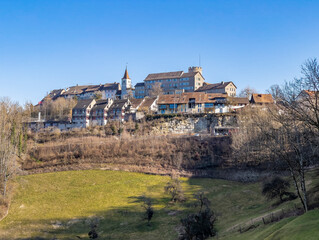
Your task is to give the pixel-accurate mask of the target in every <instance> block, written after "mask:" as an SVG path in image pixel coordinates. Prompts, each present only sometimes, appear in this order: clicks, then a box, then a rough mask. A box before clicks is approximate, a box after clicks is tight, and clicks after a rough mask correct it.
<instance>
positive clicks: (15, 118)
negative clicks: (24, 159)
mask: <svg viewBox="0 0 319 240" xmlns="http://www.w3.org/2000/svg"><path fill="white" fill-rule="evenodd" d="M22 117H23V112H22V108H21V107H20V106H19V105H18V104H17V103H12V102H11V101H10V100H9V99H6V98H5V99H1V100H0V184H1V185H0V189H1V193H2V196H3V197H5V196H6V193H7V182H8V179H9V178H10V176H11V175H12V171H13V166H14V165H15V164H14V161H15V155H16V153H17V150H18V146H22V145H21V143H20V141H21V139H22V138H21V135H22V134H23V132H22Z"/></svg>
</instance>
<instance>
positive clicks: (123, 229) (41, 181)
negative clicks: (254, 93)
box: [0, 170, 319, 240]
mask: <svg viewBox="0 0 319 240" xmlns="http://www.w3.org/2000/svg"><path fill="white" fill-rule="evenodd" d="M315 176H316V177H318V175H317V174H312V173H311V177H312V181H309V187H314V186H315V184H317V183H318V179H317V178H315ZM169 180H170V177H168V176H158V175H148V174H142V173H131V172H122V171H105V170H82V171H65V172H54V173H44V174H34V175H27V176H19V177H17V178H16V179H15V181H14V183H13V184H14V185H15V190H14V196H13V200H12V202H11V205H10V209H9V214H8V216H7V217H6V218H5V219H4V220H2V221H1V222H0V239H79V238H82V239H89V238H88V235H87V234H88V232H89V231H90V224H92V223H95V224H97V232H98V234H99V238H98V239H133V240H134V239H136V240H137V239H163V240H164V239H177V236H178V235H177V232H176V227H177V226H178V225H179V224H180V219H181V218H182V217H185V216H186V215H187V214H188V213H191V212H194V211H196V209H195V207H194V204H193V203H194V198H193V194H194V193H196V192H198V191H203V192H205V195H206V196H207V197H208V198H209V200H210V201H211V206H212V209H213V210H214V211H215V213H216V214H217V216H218V222H217V230H218V239H317V236H319V228H318V223H319V210H312V211H310V212H309V213H307V214H304V215H302V216H299V217H290V218H285V219H283V220H281V221H279V222H276V223H271V224H266V225H264V224H262V221H261V217H263V216H264V217H266V216H268V215H269V213H271V212H276V211H277V212H278V211H282V210H284V211H286V210H288V209H292V208H294V207H295V206H297V205H298V204H299V203H298V199H296V200H294V201H289V202H285V203H283V204H280V205H275V206H274V203H275V201H268V200H266V199H265V198H264V197H263V196H262V195H261V184H262V183H260V182H257V183H240V182H232V181H226V180H217V179H209V178H181V181H182V186H183V189H184V192H185V195H186V197H187V201H186V202H184V203H177V204H172V203H170V196H169V195H167V194H166V193H165V192H164V186H165V185H166V184H167V182H168V181H169ZM142 195H145V196H147V197H150V198H151V199H152V202H153V204H154V210H155V212H154V216H153V219H152V221H151V225H150V226H147V222H146V221H145V220H144V219H143V211H144V210H143V208H142V206H141V202H140V198H139V197H140V196H142ZM251 223H253V224H254V225H256V226H257V227H256V228H254V229H251V230H248V231H245V232H244V233H240V232H239V229H240V228H241V227H242V228H243V229H244V228H245V227H246V226H249V225H251Z"/></svg>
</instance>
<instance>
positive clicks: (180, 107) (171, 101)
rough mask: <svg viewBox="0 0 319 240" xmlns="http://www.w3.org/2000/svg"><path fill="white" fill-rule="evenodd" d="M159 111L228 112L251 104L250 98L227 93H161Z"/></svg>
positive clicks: (167, 112) (161, 112)
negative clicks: (236, 96)
mask: <svg viewBox="0 0 319 240" xmlns="http://www.w3.org/2000/svg"><path fill="white" fill-rule="evenodd" d="M157 104H158V113H159V114H169V113H226V112H230V111H234V110H236V109H239V108H242V107H244V106H246V105H247V104H249V101H248V99H246V98H245V99H244V98H235V97H229V96H228V95H227V94H226V93H204V92H193V93H182V94H174V95H161V96H159V99H158V101H157Z"/></svg>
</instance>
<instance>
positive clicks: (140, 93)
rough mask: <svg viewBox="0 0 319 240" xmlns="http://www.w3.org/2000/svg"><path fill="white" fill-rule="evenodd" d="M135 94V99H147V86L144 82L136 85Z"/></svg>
mask: <svg viewBox="0 0 319 240" xmlns="http://www.w3.org/2000/svg"><path fill="white" fill-rule="evenodd" d="M134 87H135V94H134V97H135V98H138V99H140V98H144V97H145V84H144V82H140V83H137V84H135V86H134Z"/></svg>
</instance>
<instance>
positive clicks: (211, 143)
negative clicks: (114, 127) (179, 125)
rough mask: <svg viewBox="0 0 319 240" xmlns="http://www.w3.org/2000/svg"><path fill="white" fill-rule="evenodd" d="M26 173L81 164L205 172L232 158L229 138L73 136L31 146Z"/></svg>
mask: <svg viewBox="0 0 319 240" xmlns="http://www.w3.org/2000/svg"><path fill="white" fill-rule="evenodd" d="M29 146H30V148H29V151H28V154H27V157H26V159H25V160H24V161H22V163H21V165H22V168H23V169H24V170H33V169H40V168H47V167H54V166H72V165H73V166H74V165H80V164H82V165H83V164H86V165H90V164H91V165H92V166H93V165H95V166H96V165H98V164H113V165H122V166H125V165H130V166H140V167H152V168H159V169H162V168H165V169H196V168H197V169H202V168H207V167H211V166H214V165H222V163H223V162H225V159H227V158H229V138H227V137H225V138H215V137H207V138H203V139H201V138H200V137H193V136H138V137H132V136H130V135H129V134H126V135H123V136H121V137H119V136H117V137H115V136H113V137H97V136H85V135H82V136H77V137H73V136H70V137H68V138H65V137H64V138H58V139H56V140H53V141H47V142H44V143H40V144H34V143H32V144H30V145H29Z"/></svg>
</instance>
